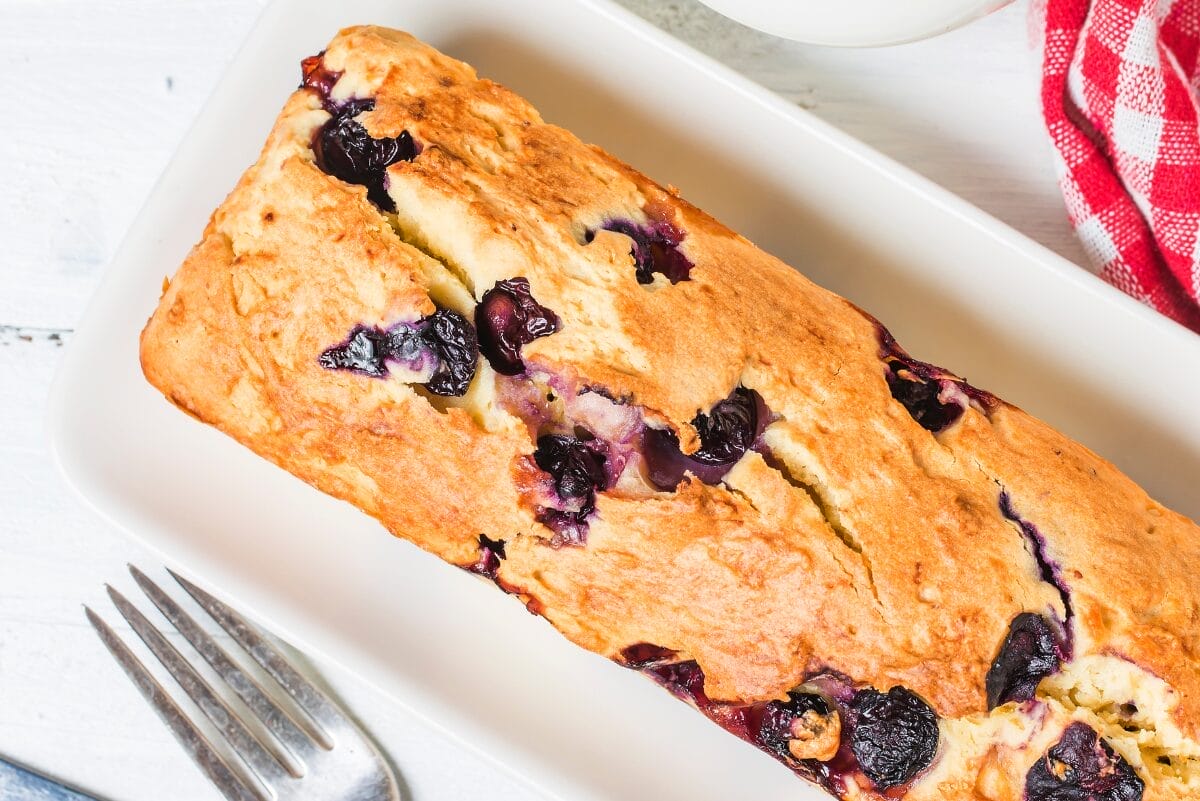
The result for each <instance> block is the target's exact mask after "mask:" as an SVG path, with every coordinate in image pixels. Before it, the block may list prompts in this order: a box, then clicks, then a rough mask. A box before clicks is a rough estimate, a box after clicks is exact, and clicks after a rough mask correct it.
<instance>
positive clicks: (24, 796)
mask: <svg viewBox="0 0 1200 801" xmlns="http://www.w3.org/2000/svg"><path fill="white" fill-rule="evenodd" d="M0 798H3V799H4V801H96V799H95V798H93V797H92V796H90V795H84V794H83V793H80V792H78V791H76V790H72V789H71V788H69V787H67V786H65V785H62V784H59V783H58V782H56V781H54V779H51V778H49V777H47V776H42V775H41V774H38V773H34V772H33V771H31V770H29V769H28V768H22V767H20V766H19V765H14V764H13V763H11V762H9V761H8V760H6V759H4V758H3V757H0Z"/></svg>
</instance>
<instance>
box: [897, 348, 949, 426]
mask: <svg viewBox="0 0 1200 801" xmlns="http://www.w3.org/2000/svg"><path fill="white" fill-rule="evenodd" d="M887 382H888V389H890V390H891V392H892V397H893V398H895V399H896V400H898V401H899V402H900V404H901V405H902V406H903V407H904V408H905V409H907V410H908V413H909V414H910V415H911V416H912V419H914V420H916V421H917V422H918V423H919V424H920V425H921V427H922V428H924V429H925V430H927V431H932V432H934V433H935V434H936V433H937V432H939V431H942V430H944V429H946V428H949V427H950V426H951V425H953V424H954V422H955V421H957V420H958V418H959V417H961V416H962V413H963V407H962V405H961V404H959V403H956V402H954V401H942V400H941V397H942V382H941V381H940V380H937V379H932V378H922V377H921V376H920V375H919V374H917V373H916V372H914V371H913V370H912V369H911V368H910V367H909V365H906V364H904V363H903V362H901V361H899V360H892V361H890V362H888V374H887Z"/></svg>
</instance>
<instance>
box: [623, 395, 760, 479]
mask: <svg viewBox="0 0 1200 801" xmlns="http://www.w3.org/2000/svg"><path fill="white" fill-rule="evenodd" d="M769 417H770V415H769V413H768V412H767V410H766V405H765V404H764V403H763V401H762V398H761V396H759V394H758V393H757V392H755V391H754V390H752V389H746V388H745V387H738V388H737V389H735V390H734V391H733V392H732V393H731V394H730V395H729V397H728V398H726V399H725V400H723V401H721V402H719V403H718V404H717V405H716V406H714V407H713V408H712V409H710V410H709V412H708V414H698V415H696V416H695V417H694V418H693V419H692V425H693V426H695V428H696V432H697V433H698V434H699V435H700V448H699V450H697V451H696V452H695V453H691V454H684V453H683V452H682V451H681V450H680V449H679V438H678V437H677V436H676V435H675V433H674V432H673V431H670V430H669V429H665V428H647V429H646V430H645V432H644V433H643V435H642V454H643V456H644V457H645V459H646V473H647V477H648V478H649V479H650V481H651V483H653V484H654V485H655V486H656V487H658V488H659V489H663V490H671V489H674V488H675V487H677V486H678V485H679V482H680V481H682V480H683V476H684V474H685V473H688V472H690V473H692V474H693V475H695V476H696V478H698V479H700V480H701V481H702V482H704V483H705V484H716V483H718V482H719V481H720V480H721V479H722V478H724V477H725V474H726V473H728V472H729V470H730V469H731V468H732V467H733V465H734V464H735V463H736V462H737V461H738V460H739V459H741V458H742V456H743V455H744V454H745V453H746V451H748V450H749V449H750V448H751V447H752V446H753V445H754V442H755V440H757V439H758V437H759V435H760V434H762V431H763V429H764V428H766V426H767V423H768V422H769Z"/></svg>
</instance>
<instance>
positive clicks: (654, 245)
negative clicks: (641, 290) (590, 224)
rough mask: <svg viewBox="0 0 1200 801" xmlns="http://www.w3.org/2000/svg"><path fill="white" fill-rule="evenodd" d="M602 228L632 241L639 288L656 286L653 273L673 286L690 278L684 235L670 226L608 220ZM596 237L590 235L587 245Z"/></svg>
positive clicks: (631, 249)
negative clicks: (663, 277)
mask: <svg viewBox="0 0 1200 801" xmlns="http://www.w3.org/2000/svg"><path fill="white" fill-rule="evenodd" d="M600 227H601V228H602V229H604V230H605V231H614V232H616V233H618V234H624V235H625V236H627V237H629V238H630V239H631V240H633V245H632V246H631V247H630V249H629V255H630V256H631V257H633V265H634V274H635V275H636V276H637V282H638V283H639V284H652V283H654V273H660V274H661V275H663V276H666V279H667V280H668V281H670V282H671V283H672V284H678V283H679V282H680V281H687V280H689V278H690V277H691V272H692V267H693V266H694V265H693V264H692V262H691V261H690V260H689V259H688V257H687V256H684V255H683V253H681V252H680V250H679V245H680V243H681V242H683V240H684V236H685V234H684V233H683V231H680V230H679V229H678V228H676V227H675V226H674V225H672V224H671V223H669V222H665V221H658V222H650V223H647V224H645V225H640V224H638V223H635V222H634V221H633V220H607V221H605V222H604V223H602V224H601V225H600ZM594 237H595V232H594V231H588V235H587V241H589V242H591V241H592V239H593V238H594Z"/></svg>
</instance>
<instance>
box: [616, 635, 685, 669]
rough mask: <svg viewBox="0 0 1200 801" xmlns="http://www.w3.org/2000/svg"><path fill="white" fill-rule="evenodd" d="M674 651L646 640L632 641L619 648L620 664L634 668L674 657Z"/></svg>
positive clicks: (641, 667) (640, 667)
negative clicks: (632, 642) (631, 643)
mask: <svg viewBox="0 0 1200 801" xmlns="http://www.w3.org/2000/svg"><path fill="white" fill-rule="evenodd" d="M675 654H676V652H675V651H672V650H671V649H670V648H663V647H662V646H661V645H654V644H653V643H648V642H639V643H634V644H633V645H630V646H627V647H625V648H622V649H621V664H623V665H625V666H626V667H628V668H632V669H634V670H641V669H643V668H645V667H647V666H648V665H653V664H659V663H662V662H665V661H667V660H668V659H674V658H675Z"/></svg>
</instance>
